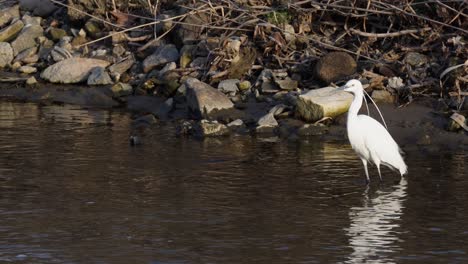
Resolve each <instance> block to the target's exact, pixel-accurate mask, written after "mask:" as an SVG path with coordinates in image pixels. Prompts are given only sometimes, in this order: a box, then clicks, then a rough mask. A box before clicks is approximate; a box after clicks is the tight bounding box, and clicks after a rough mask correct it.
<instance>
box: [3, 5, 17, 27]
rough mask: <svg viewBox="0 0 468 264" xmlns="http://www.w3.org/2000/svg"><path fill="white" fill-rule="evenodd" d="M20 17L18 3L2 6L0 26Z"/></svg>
mask: <svg viewBox="0 0 468 264" xmlns="http://www.w3.org/2000/svg"><path fill="white" fill-rule="evenodd" d="M19 17H20V12H19V5H14V6H12V7H8V8H4V9H2V10H0V28H2V27H4V26H5V25H6V24H8V23H10V21H12V20H13V19H15V18H19Z"/></svg>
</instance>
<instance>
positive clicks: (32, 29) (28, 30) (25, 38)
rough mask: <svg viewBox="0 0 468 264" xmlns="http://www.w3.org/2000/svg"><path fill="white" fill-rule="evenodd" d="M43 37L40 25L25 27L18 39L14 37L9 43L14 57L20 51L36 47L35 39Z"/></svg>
mask: <svg viewBox="0 0 468 264" xmlns="http://www.w3.org/2000/svg"><path fill="white" fill-rule="evenodd" d="M43 35H44V30H43V29H42V27H41V26H40V25H27V26H25V27H24V28H23V29H22V30H21V32H20V33H19V35H18V37H16V39H15V40H13V41H12V42H11V47H12V48H13V53H14V55H15V56H16V55H17V54H18V53H20V52H21V51H23V50H25V49H29V48H32V47H34V46H36V45H37V43H36V38H38V37H41V36H43Z"/></svg>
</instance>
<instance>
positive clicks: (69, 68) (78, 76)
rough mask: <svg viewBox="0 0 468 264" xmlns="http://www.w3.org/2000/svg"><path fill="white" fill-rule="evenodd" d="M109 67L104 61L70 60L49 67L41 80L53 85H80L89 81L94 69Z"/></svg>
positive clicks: (42, 74)
mask: <svg viewBox="0 0 468 264" xmlns="http://www.w3.org/2000/svg"><path fill="white" fill-rule="evenodd" d="M108 65H109V62H107V61H104V60H98V59H88V58H70V59H66V60H63V61H60V62H57V63H55V64H53V65H51V66H49V67H47V69H45V70H44V71H43V72H42V73H41V78H42V79H45V80H47V81H50V82H53V83H79V82H84V81H86V80H87V79H88V77H89V74H90V73H91V70H92V69H93V68H95V67H107V66H108Z"/></svg>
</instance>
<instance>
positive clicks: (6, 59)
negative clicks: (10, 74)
mask: <svg viewBox="0 0 468 264" xmlns="http://www.w3.org/2000/svg"><path fill="white" fill-rule="evenodd" d="M12 60H13V49H12V48H11V46H10V43H8V42H0V68H4V67H6V66H8V65H10V63H11V61H12Z"/></svg>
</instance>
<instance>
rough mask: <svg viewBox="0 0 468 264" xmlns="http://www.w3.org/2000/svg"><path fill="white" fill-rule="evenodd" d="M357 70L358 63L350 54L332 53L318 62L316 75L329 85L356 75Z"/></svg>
mask: <svg viewBox="0 0 468 264" xmlns="http://www.w3.org/2000/svg"><path fill="white" fill-rule="evenodd" d="M356 68H357V63H356V61H355V60H354V58H353V57H351V55H349V54H348V53H346V52H330V53H328V54H327V55H325V56H324V57H322V58H321V59H320V60H319V61H318V62H317V64H316V65H315V74H316V75H317V78H319V79H320V80H321V81H323V82H325V83H327V84H328V83H330V82H334V81H337V80H340V79H342V78H344V77H346V76H349V75H352V74H354V73H355V72H356Z"/></svg>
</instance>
